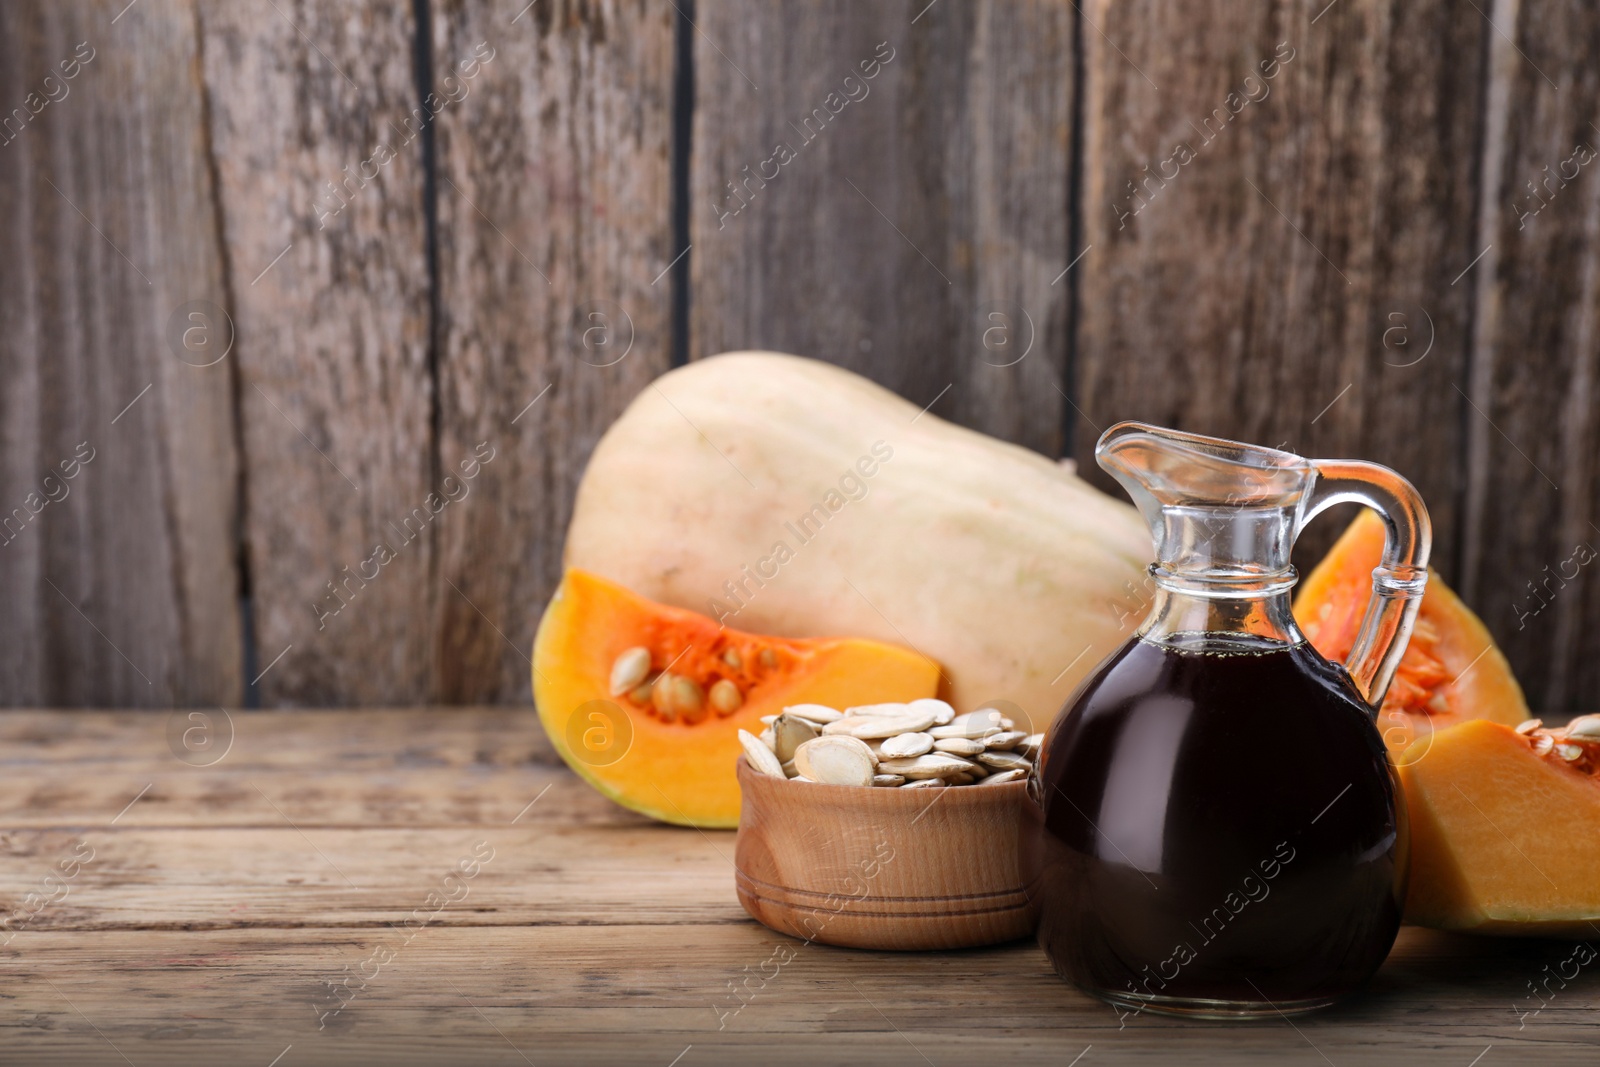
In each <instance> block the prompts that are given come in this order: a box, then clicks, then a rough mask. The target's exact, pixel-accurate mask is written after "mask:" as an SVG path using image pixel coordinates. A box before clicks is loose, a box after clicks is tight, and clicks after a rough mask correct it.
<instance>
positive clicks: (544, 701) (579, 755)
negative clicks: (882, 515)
mask: <svg viewBox="0 0 1600 1067" xmlns="http://www.w3.org/2000/svg"><path fill="white" fill-rule="evenodd" d="M938 687H939V665H938V664H937V663H935V662H934V661H933V660H931V659H928V658H927V657H926V656H921V655H918V654H917V653H915V652H911V651H908V650H906V649H903V648H899V647H897V646H895V645H890V644H885V643H883V642H880V641H868V640H864V639H861V638H854V637H826V638H783V637H766V636H762V635H760V634H750V633H742V632H740V631H738V630H730V629H728V628H726V627H722V626H718V625H717V623H716V622H715V621H714V620H712V619H710V618H707V617H706V616H704V615H701V614H699V613H697V612H693V611H686V610H684V609H682V608H674V607H669V606H667V605H665V604H657V603H655V602H654V601H650V600H646V599H645V598H644V597H641V596H637V595H635V594H634V593H631V592H629V591H628V590H627V589H624V588H623V587H622V586H620V585H617V584H616V583H615V582H609V581H607V580H605V579H604V578H599V577H596V576H595V575H593V574H590V573H588V572H586V571H581V570H570V569H569V570H568V571H567V572H566V575H565V577H564V578H563V579H562V582H561V585H560V587H559V588H557V589H556V594H555V596H554V597H553V598H552V599H551V601H550V606H549V608H547V609H546V611H545V613H544V618H543V619H541V620H540V622H539V633H538V636H537V637H536V638H535V640H534V646H533V692H534V700H535V703H537V705H538V708H539V721H540V722H541V723H543V725H544V729H545V733H547V734H549V735H550V741H551V743H552V744H554V745H555V748H556V751H557V752H559V753H560V754H561V758H562V759H564V760H566V761H567V765H568V766H570V767H571V768H572V769H573V770H574V771H576V772H578V774H579V775H581V776H582V777H583V778H584V779H585V780H587V781H588V782H589V784H591V785H593V786H594V787H595V788H596V789H598V790H599V791H600V792H601V793H604V794H605V795H606V796H608V797H610V798H611V799H612V800H614V801H616V802H617V803H618V804H621V805H622V806H624V807H627V808H632V809H633V810H634V811H638V812H642V813H644V814H645V815H649V816H650V817H651V818H655V819H660V820H662V821H663V822H670V823H679V824H682V825H686V826H701V827H734V826H737V825H738V824H739V783H738V781H737V779H736V778H735V777H734V767H735V760H736V757H737V756H738V755H739V752H740V748H739V731H740V730H741V729H744V730H749V731H750V732H751V733H760V732H761V730H762V729H763V727H762V723H761V718H762V716H764V715H776V714H778V713H779V712H781V711H782V710H783V709H784V707H786V706H788V705H793V704H825V705H828V706H829V707H845V706H849V705H856V704H878V703H887V702H891V701H908V700H915V699H917V698H919V697H931V696H933V695H934V693H935V692H936V691H937V689H938Z"/></svg>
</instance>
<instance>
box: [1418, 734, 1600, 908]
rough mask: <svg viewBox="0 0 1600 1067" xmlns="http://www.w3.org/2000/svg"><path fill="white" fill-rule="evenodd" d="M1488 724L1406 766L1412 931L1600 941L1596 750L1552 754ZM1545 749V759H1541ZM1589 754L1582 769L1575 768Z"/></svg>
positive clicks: (1440, 737) (1439, 737)
mask: <svg viewBox="0 0 1600 1067" xmlns="http://www.w3.org/2000/svg"><path fill="white" fill-rule="evenodd" d="M1544 733H1545V731H1535V732H1534V733H1533V734H1532V735H1530V736H1523V735H1522V734H1519V733H1517V732H1516V731H1515V730H1513V729H1511V728H1509V727H1506V726H1502V725H1500V724H1499V723H1492V722H1483V721H1475V722H1465V723H1462V724H1460V725H1458V726H1453V727H1450V728H1449V729H1444V730H1440V731H1438V732H1437V733H1435V734H1434V735H1433V736H1432V738H1431V741H1432V744H1430V745H1415V746H1413V747H1412V748H1411V749H1410V750H1408V751H1407V752H1406V753H1405V754H1403V755H1402V756H1401V757H1400V761H1399V763H1400V781H1401V783H1402V785H1403V786H1404V789H1405V797H1406V808H1407V813H1408V815H1409V816H1410V822H1411V888H1410V891H1409V895H1408V897H1407V900H1406V914H1405V918H1406V921H1407V922H1411V923H1417V924H1420V925H1423V926H1433V927H1438V928H1440V929H1445V930H1470V931H1473V932H1475V933H1486V934H1511V935H1520V936H1529V935H1532V936H1548V937H1566V936H1569V935H1570V936H1577V937H1583V938H1590V937H1594V936H1595V935H1597V934H1600V848H1597V847H1596V846H1595V843H1594V835H1595V830H1596V828H1597V827H1600V777H1597V773H1600V771H1597V768H1600V742H1588V743H1576V744H1572V743H1571V742H1567V739H1566V738H1565V737H1564V736H1563V734H1564V732H1563V731H1560V730H1552V731H1549V732H1548V733H1549V734H1550V735H1551V736H1552V738H1553V739H1560V741H1562V742H1565V743H1569V744H1572V747H1571V748H1567V749H1566V750H1565V753H1564V754H1563V751H1562V745H1561V744H1556V745H1553V746H1552V745H1546V744H1543V743H1542V742H1541V740H1540V735H1542V734H1544ZM1540 747H1545V748H1548V749H1549V751H1547V752H1546V753H1545V754H1543V755H1540V754H1539V752H1538V749H1539V748H1540ZM1575 752H1581V753H1582V755H1579V756H1578V758H1577V759H1575V760H1571V761H1569V760H1568V759H1566V758H1564V755H1566V756H1571V755H1574V754H1575Z"/></svg>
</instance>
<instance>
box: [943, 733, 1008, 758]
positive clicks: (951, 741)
mask: <svg viewBox="0 0 1600 1067" xmlns="http://www.w3.org/2000/svg"><path fill="white" fill-rule="evenodd" d="M996 736H999V735H998V734H997V735H996ZM933 747H934V748H936V749H938V750H939V751H940V752H948V753H950V754H951V755H954V756H976V755H977V754H978V753H980V752H982V751H983V748H984V745H983V742H982V741H974V740H973V739H972V738H970V737H941V738H939V740H937V741H935V742H934V743H933Z"/></svg>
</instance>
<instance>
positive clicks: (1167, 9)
mask: <svg viewBox="0 0 1600 1067" xmlns="http://www.w3.org/2000/svg"><path fill="white" fill-rule="evenodd" d="M1083 15H1084V19H1085V21H1086V22H1087V23H1088V24H1089V25H1088V28H1087V29H1086V31H1085V33H1084V38H1083V39H1084V49H1085V65H1086V72H1085V77H1086V87H1085V101H1084V149H1083V151H1084V168H1083V182H1082V188H1083V201H1082V205H1081V209H1082V212H1083V218H1084V231H1085V241H1086V243H1087V244H1089V245H1091V246H1092V250H1091V251H1090V252H1089V253H1088V254H1087V255H1086V256H1085V257H1084V259H1083V262H1082V264H1081V265H1080V268H1079V271H1081V273H1080V274H1079V277H1080V280H1081V284H1082V296H1081V301H1080V303H1081V306H1082V308H1083V311H1082V320H1081V334H1080V351H1079V360H1078V365H1079V382H1078V386H1079V400H1078V401H1077V403H1078V406H1079V408H1081V416H1080V417H1079V418H1078V420H1077V432H1076V435H1075V439H1076V446H1077V447H1076V452H1077V456H1078V457H1079V460H1080V465H1081V466H1082V468H1083V469H1084V470H1085V471H1086V472H1087V473H1089V474H1090V475H1091V476H1092V477H1095V478H1097V479H1099V480H1100V483H1101V484H1105V485H1109V481H1108V480H1106V479H1105V477H1104V475H1102V474H1100V473H1099V472H1098V470H1095V469H1094V463H1093V458H1092V454H1093V453H1092V450H1093V445H1094V441H1095V438H1096V437H1097V436H1098V434H1099V432H1100V431H1101V430H1102V429H1104V428H1105V427H1107V426H1109V425H1111V424H1112V423H1113V422H1116V421H1118V420H1121V419H1129V418H1135V419H1143V420H1147V421H1152V422H1157V423H1162V424H1165V425H1174V426H1179V427H1182V428H1184V429H1190V430H1195V431H1198V432H1202V433H1212V434H1218V435H1223V436H1234V437H1239V438H1243V439H1245V440H1251V441H1258V442H1261V443H1264V444H1268V445H1278V446H1281V447H1287V448H1291V449H1294V450H1296V451H1299V452H1301V453H1303V454H1305V455H1310V456H1359V457H1363V458H1368V459H1373V460H1376V461H1379V462H1382V463H1388V464H1390V465H1392V466H1394V467H1396V468H1397V469H1399V470H1400V471H1401V472H1402V473H1404V474H1405V475H1406V476H1408V477H1409V478H1411V479H1412V480H1413V481H1415V482H1416V483H1417V485H1418V487H1419V488H1420V489H1421V490H1422V493H1423V495H1424V496H1425V497H1426V499H1427V502H1428V506H1429V509H1430V511H1431V512H1432V515H1433V519H1434V527H1435V531H1436V538H1435V542H1434V547H1435V554H1434V563H1435V565H1436V566H1438V567H1439V568H1441V570H1442V571H1443V572H1444V573H1445V574H1446V575H1447V576H1449V577H1452V578H1453V577H1454V576H1455V570H1456V555H1457V554H1456V551H1455V544H1456V542H1457V540H1458V538H1459V532H1460V530H1459V522H1460V520H1459V518H1458V514H1459V512H1458V497H1459V494H1460V492H1461V490H1462V466H1461V462H1460V459H1461V455H1462V441H1461V433H1460V428H1459V421H1460V403H1461V397H1460V395H1459V394H1458V393H1457V392H1456V390H1455V389H1454V388H1453V383H1455V382H1459V381H1461V380H1462V374H1463V366H1464V353H1465V349H1466V334H1467V328H1468V322H1469V315H1470V312H1469V303H1470V301H1469V297H1470V292H1469V289H1468V287H1467V286H1465V285H1453V284H1452V282H1453V280H1454V279H1455V278H1456V276H1457V275H1458V274H1459V272H1460V271H1461V270H1462V268H1463V267H1465V266H1466V264H1467V262H1468V261H1469V260H1470V259H1471V257H1472V256H1473V255H1474V254H1475V253H1476V252H1477V250H1478V249H1477V248H1475V247H1472V241H1473V227H1472V221H1473V217H1474V215H1473V212H1474V198H1475V185H1474V169H1473V168H1472V167H1471V166H1470V165H1467V164H1466V163H1465V161H1467V160H1470V159H1471V158H1472V154H1473V152H1474V151H1475V147H1476V138H1477V134H1478V128H1479V120H1480V118H1481V103H1480V101H1481V92H1480V86H1481V80H1482V54H1481V53H1482V40H1483V37H1484V36H1485V35H1486V34H1488V33H1489V32H1491V31H1490V30H1489V27H1488V26H1487V24H1486V23H1485V22H1484V21H1483V20H1482V19H1480V18H1478V17H1476V16H1475V15H1473V13H1472V12H1470V11H1468V12H1467V13H1466V15H1465V16H1464V15H1463V14H1462V13H1461V10H1460V9H1458V8H1457V7H1456V6H1455V5H1449V4H1445V3H1442V2H1427V3H1412V4H1388V3H1380V2H1378V0H1345V2H1342V3H1339V4H1336V5H1324V4H1314V5H1303V4H1286V3H1278V4H1271V5H1245V6H1240V5H1233V4H1223V3H1216V4H1206V5H1201V6H1199V7H1196V6H1195V5H1192V4H1186V5H1182V6H1181V7H1178V6H1174V5H1172V4H1168V3H1164V2H1160V0H1143V2H1137V3H1111V2H1110V0H1096V2H1094V3H1089V4H1085V5H1084V6H1083ZM1337 527H1338V524H1337V523H1336V522H1333V521H1330V522H1327V523H1324V524H1321V528H1320V529H1314V530H1313V531H1312V532H1311V533H1309V534H1308V535H1307V538H1306V544H1305V546H1304V551H1303V552H1302V553H1301V554H1300V555H1301V557H1302V558H1304V559H1306V560H1308V561H1315V559H1316V558H1317V557H1318V555H1320V552H1321V550H1322V549H1323V548H1324V547H1325V546H1326V545H1327V544H1328V543H1329V541H1330V540H1331V538H1332V537H1334V536H1335V535H1336V534H1337V533H1338V528H1337Z"/></svg>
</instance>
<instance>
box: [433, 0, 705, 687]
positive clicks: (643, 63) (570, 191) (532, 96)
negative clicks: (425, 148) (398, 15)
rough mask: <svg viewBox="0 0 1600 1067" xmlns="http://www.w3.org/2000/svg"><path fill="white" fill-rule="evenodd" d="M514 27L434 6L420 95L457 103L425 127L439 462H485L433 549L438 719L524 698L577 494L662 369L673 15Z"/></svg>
mask: <svg viewBox="0 0 1600 1067" xmlns="http://www.w3.org/2000/svg"><path fill="white" fill-rule="evenodd" d="M521 6H522V5H515V6H508V5H505V4H501V3H489V2H488V0H448V2H442V3H438V4H435V5H434V32H433V39H434V56H433V62H434V67H435V71H436V74H435V78H436V84H437V85H438V86H439V88H440V90H441V91H443V90H445V89H447V88H448V86H449V84H450V83H449V82H448V81H447V80H446V79H448V78H451V77H454V78H455V79H456V80H457V81H460V82H461V83H462V84H465V85H467V86H468V87H469V88H470V93H469V94H468V95H466V96H465V97H464V98H463V99H462V101H461V102H460V103H459V104H457V105H453V106H451V107H449V108H447V109H446V110H445V111H444V112H443V113H442V114H441V116H440V118H439V121H438V153H439V162H438V196H439V314H440V325H439V339H440V340H439V343H440V362H439V367H440V396H441V413H440V428H439V440H440V445H439V449H440V461H441V465H442V468H443V470H444V471H445V472H446V473H451V472H452V471H456V468H457V465H458V464H459V463H460V462H461V460H462V459H463V458H468V459H470V458H472V457H473V455H474V451H475V450H476V449H479V448H480V447H482V448H486V449H488V450H492V453H493V456H494V458H493V459H492V460H490V461H488V462H487V463H485V464H483V466H482V472H481V474H480V475H479V477H478V478H477V480H476V484H474V485H472V486H471V490H472V494H473V495H472V496H471V497H469V498H466V499H463V500H462V501H461V502H460V503H459V504H457V505H454V506H452V507H451V508H450V509H449V512H448V514H446V515H445V516H443V518H442V519H441V525H440V528H439V529H440V534H439V536H440V538H441V540H440V556H439V576H440V579H441V580H440V581H439V584H438V587H437V589H436V593H437V598H438V599H437V607H436V612H435V616H434V620H433V628H434V633H433V649H432V654H433V656H434V657H435V662H436V664H437V667H436V677H437V692H438V699H442V700H446V701H452V702H456V701H460V702H471V701H481V700H498V701H507V702H516V703H521V704H527V703H528V702H529V701H530V700H531V699H532V696H531V687H530V679H529V674H530V671H529V667H530V660H529V656H530V654H531V652H532V648H533V633H534V628H535V626H536V625H537V623H538V620H539V616H540V613H541V612H542V611H543V609H544V605H545V603H546V602H547V601H548V599H549V597H550V594H551V593H552V592H554V590H555V586H556V583H557V582H558V581H559V580H560V577H561V544H562V540H563V537H564V535H565V532H566V526H567V521H568V519H569V517H570V515H571V511H572V500H573V496H574V494H575V492H576V490H577V485H578V477H579V475H580V474H581V473H582V471H583V467H584V464H585V462H586V461H587V459H588V456H589V453H590V452H591V451H592V450H593V448H594V445H595V442H596V441H598V440H599V437H600V434H601V433H602V432H604V430H605V429H606V427H607V426H609V425H610V424H611V422H612V420H613V419H615V418H616V417H617V415H619V414H620V413H621V411H622V409H623V407H624V406H625V405H626V404H627V402H628V401H630V400H631V399H633V397H634V396H635V395H636V394H637V393H638V392H639V391H640V390H641V389H643V388H644V387H645V385H646V383H648V382H649V381H651V380H652V379H653V378H655V377H656V376H657V375H658V374H661V373H662V372H664V371H665V370H666V369H667V367H668V366H669V364H670V360H671V352H670V343H669V338H670V333H671V331H670V326H669V318H670V308H669V303H670V300H669V298H670V282H669V280H668V278H666V277H663V276H662V275H663V274H664V272H665V270H666V268H667V266H668V264H669V263H671V261H672V259H673V255H674V252H673V250H672V240H671V224H670V218H671V213H670V207H671V180H670V156H671V128H672V76H673V66H672V63H673V17H674V16H673V11H672V7H671V5H663V4H655V3H646V2H643V0H603V2H598V3H587V2H580V0H541V2H540V3H538V4H535V5H533V6H531V7H528V8H526V9H525V10H523V11H522V13H521V14H518V13H517V8H518V7H521ZM513 16H515V17H513ZM483 49H488V50H491V51H492V55H493V58H492V59H489V60H487V61H485V62H483V63H482V64H481V69H480V73H478V75H477V76H476V77H475V78H472V79H471V80H470V81H468V80H466V79H465V78H464V76H463V74H462V71H461V69H460V65H461V64H462V62H463V61H464V60H468V59H469V57H471V56H472V55H474V53H475V51H477V52H478V54H483V53H482V50H483ZM456 473H458V474H459V471H456Z"/></svg>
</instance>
